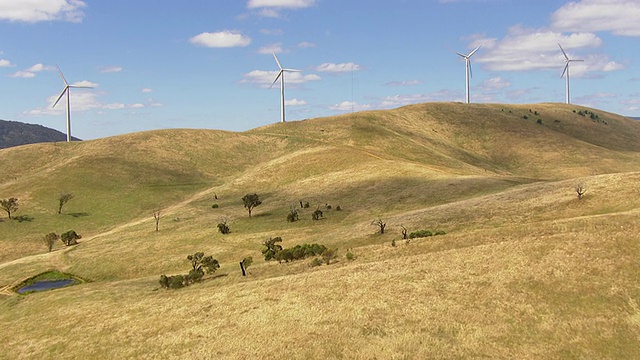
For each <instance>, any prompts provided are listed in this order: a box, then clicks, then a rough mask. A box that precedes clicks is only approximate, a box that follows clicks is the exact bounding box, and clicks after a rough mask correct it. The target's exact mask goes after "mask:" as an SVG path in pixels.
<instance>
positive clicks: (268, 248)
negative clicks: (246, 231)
mask: <svg viewBox="0 0 640 360" xmlns="http://www.w3.org/2000/svg"><path fill="white" fill-rule="evenodd" d="M279 242H282V238H281V237H280V236H278V237H275V238H268V239H267V240H265V241H264V242H263V243H262V245H264V246H265V249H263V250H262V255H264V259H265V260H266V261H269V260H273V259H275V257H276V255H277V254H278V252H280V251H281V250H282V246H280V245H278V244H277V243H279Z"/></svg>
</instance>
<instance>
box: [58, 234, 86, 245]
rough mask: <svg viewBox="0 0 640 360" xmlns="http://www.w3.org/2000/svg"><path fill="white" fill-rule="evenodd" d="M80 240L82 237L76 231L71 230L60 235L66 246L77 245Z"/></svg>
mask: <svg viewBox="0 0 640 360" xmlns="http://www.w3.org/2000/svg"><path fill="white" fill-rule="evenodd" d="M78 239H82V236H80V235H78V234H77V233H76V232H75V231H74V230H69V231H67V232H66V233H62V235H60V240H62V242H63V243H64V244H65V245H66V246H71V245H77V244H78Z"/></svg>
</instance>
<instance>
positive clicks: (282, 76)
mask: <svg viewBox="0 0 640 360" xmlns="http://www.w3.org/2000/svg"><path fill="white" fill-rule="evenodd" d="M272 54H273V58H274V59H276V63H277V64H278V68H279V69H280V71H279V72H278V75H277V76H276V79H275V80H273V83H272V84H271V86H269V89H271V88H272V87H273V85H275V83H276V81H278V78H279V79H280V122H284V73H285V72H287V71H288V72H300V71H302V70H296V69H285V68H283V67H282V65H280V61H279V60H278V57H277V56H276V53H272Z"/></svg>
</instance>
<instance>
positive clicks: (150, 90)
mask: <svg viewBox="0 0 640 360" xmlns="http://www.w3.org/2000/svg"><path fill="white" fill-rule="evenodd" d="M140 92H143V93H150V92H153V89H151V88H143V89H142V90H140Z"/></svg>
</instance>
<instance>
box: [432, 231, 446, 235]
mask: <svg viewBox="0 0 640 360" xmlns="http://www.w3.org/2000/svg"><path fill="white" fill-rule="evenodd" d="M438 235H447V233H446V232H444V230H438V231H436V232H435V234H433V236H438Z"/></svg>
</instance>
